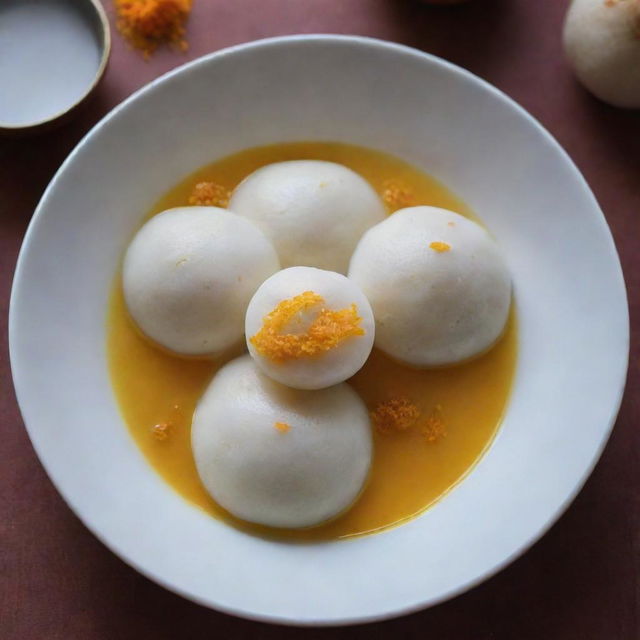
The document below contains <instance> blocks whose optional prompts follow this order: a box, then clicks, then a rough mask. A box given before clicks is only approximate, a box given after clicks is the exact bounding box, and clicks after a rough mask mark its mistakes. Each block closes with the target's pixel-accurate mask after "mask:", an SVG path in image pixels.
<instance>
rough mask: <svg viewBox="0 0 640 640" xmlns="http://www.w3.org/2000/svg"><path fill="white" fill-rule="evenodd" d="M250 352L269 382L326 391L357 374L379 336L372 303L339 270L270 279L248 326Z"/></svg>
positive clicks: (292, 271)
mask: <svg viewBox="0 0 640 640" xmlns="http://www.w3.org/2000/svg"><path fill="white" fill-rule="evenodd" d="M245 335H246V337H247V346H248V348H249V353H250V354H251V356H252V357H253V358H254V360H255V362H256V364H257V365H258V367H260V369H261V370H262V371H263V372H264V373H266V374H267V375H268V376H269V377H271V378H273V379H274V380H277V381H278V382H281V383H282V384H286V385H287V386H289V387H294V388H296V389H322V388H324V387H329V386H331V385H334V384H338V383H339V382H343V381H344V380H346V379H347V378H350V377H351V376H352V375H354V374H355V373H356V372H357V371H358V370H359V369H360V368H361V367H362V365H363V364H364V363H365V362H366V360H367V358H368V357H369V354H370V353H371V349H372V348H373V341H374V337H375V321H374V319H373V312H372V310H371V305H370V304H369V301H368V300H367V298H366V297H365V295H364V294H363V293H362V291H361V290H360V289H359V288H358V286H357V285H356V284H355V283H354V282H353V281H351V280H349V279H348V278H346V277H345V276H343V275H342V274H340V273H335V272H334V271H323V270H322V269H315V268H313V267H290V268H289V269H283V270H282V271H279V272H278V273H276V274H274V275H272V276H271V277H270V278H268V279H267V280H265V281H264V282H263V283H262V285H260V287H259V289H258V290H257V291H256V293H255V295H254V296H253V298H251V302H249V306H248V307H247V316H246V321H245Z"/></svg>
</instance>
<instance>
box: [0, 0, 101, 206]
mask: <svg viewBox="0 0 640 640" xmlns="http://www.w3.org/2000/svg"><path fill="white" fill-rule="evenodd" d="M76 4H77V5H79V6H80V5H84V6H85V7H87V9H88V10H90V11H91V12H92V14H93V15H94V17H95V19H96V36H99V41H98V44H99V46H100V50H101V51H100V61H99V63H98V68H97V69H96V72H95V74H94V76H93V79H92V80H91V82H90V84H88V85H87V88H86V90H85V91H84V93H83V94H82V95H81V96H80V97H79V98H78V99H77V100H75V101H74V102H73V103H72V104H70V105H68V106H67V107H65V108H64V109H61V110H60V111H57V112H55V113H53V114H51V115H49V116H47V117H45V118H41V119H40V120H34V121H33V122H27V123H23V124H11V123H10V122H3V121H2V120H0V134H5V135H12V134H20V133H31V132H34V131H37V130H39V129H43V128H45V127H47V125H50V124H53V123H54V122H56V121H58V120H60V119H62V118H64V117H65V116H66V115H68V114H70V113H71V112H72V111H73V112H75V110H76V109H77V108H78V107H79V106H80V105H81V104H83V103H84V102H85V100H87V99H88V98H89V96H91V95H92V94H93V92H94V91H95V89H96V88H97V86H98V84H100V81H101V80H102V77H103V76H104V72H105V71H106V69H107V63H108V62H109V56H110V55H111V28H110V27H109V18H107V14H106V12H105V10H104V7H103V6H102V4H101V3H100V1H99V0H76ZM107 115H108V114H107ZM83 140H84V138H83ZM56 175H57V172H56ZM54 178H55V175H54ZM52 180H53V178H52ZM36 210H37V209H36ZM34 215H35V214H34Z"/></svg>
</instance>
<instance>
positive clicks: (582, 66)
mask: <svg viewBox="0 0 640 640" xmlns="http://www.w3.org/2000/svg"><path fill="white" fill-rule="evenodd" d="M564 48H565V52H566V55H567V57H568V59H569V62H570V63H571V65H572V66H573V67H574V70H575V72H576V75H577V76H578V79H579V80H580V82H582V84H583V85H584V86H585V87H586V88H587V89H589V91H591V92H592V93H593V94H594V95H596V96H597V97H598V98H600V99H601V100H604V101H605V102H608V103H609V104H612V105H614V106H616V107H625V108H631V109H637V108H640V2H638V1H637V0H573V3H572V4H571V6H570V7H569V11H568V13H567V17H566V21H565V25H564Z"/></svg>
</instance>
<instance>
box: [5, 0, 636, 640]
mask: <svg viewBox="0 0 640 640" xmlns="http://www.w3.org/2000/svg"><path fill="white" fill-rule="evenodd" d="M105 4H106V5H107V6H108V8H109V9H110V10H111V1H110V0H107V1H106V2H105ZM194 4H195V7H194V10H193V14H192V18H191V20H190V23H189V40H190V45H191V46H190V49H189V52H188V53H187V54H178V53H173V52H169V51H161V52H158V53H157V54H156V55H155V56H154V57H153V59H152V60H151V61H150V62H145V61H144V60H143V59H142V57H141V56H140V55H139V54H138V53H137V52H134V51H131V50H129V49H128V48H127V47H126V46H125V45H124V43H123V42H122V40H121V39H120V37H119V36H118V35H117V34H116V33H115V32H114V38H113V39H114V46H113V52H112V57H111V62H110V66H109V69H108V72H107V74H106V77H105V80H104V82H103V83H102V85H101V87H100V89H99V91H98V93H97V95H96V96H95V97H94V98H93V100H92V102H91V103H90V104H88V105H87V106H86V108H85V109H84V111H83V112H82V113H81V114H79V115H78V116H77V117H76V118H75V119H74V120H73V121H72V122H70V123H69V124H67V125H66V126H64V127H62V128H60V129H58V130H56V131H53V132H49V133H47V134H44V135H40V136H39V137H33V138H29V139H20V140H17V139H13V140H4V141H0V638H2V639H4V640H13V639H18V638H19V639H21V640H22V639H31V638H37V639H49V638H60V639H65V640H76V639H78V640H92V639H98V638H99V639H103V638H107V639H120V638H132V639H133V638H135V639H139V638H172V639H173V638H181V639H182V638H209V637H212V636H213V635H214V634H216V635H217V637H222V638H298V637H309V638H327V637H332V638H370V637H372V636H373V637H386V636H388V637H394V638H395V637H400V638H419V637H420V638H422V637H429V638H437V639H438V640H448V639H455V640H466V639H470V640H471V639H473V640H485V639H486V640H489V639H491V640H502V639H508V640H511V639H518V640H528V639H532V640H534V639H535V640H539V639H541V638H545V639H556V638H558V639H560V638H561V639H563V640H573V639H576V640H577V639H580V640H637V639H638V638H640V464H639V463H640V460H639V452H640V430H639V429H640V425H639V424H638V423H639V419H640V342H639V340H638V338H639V336H640V111H639V112H624V111H619V110H616V109H613V108H610V107H607V106H606V105H604V104H601V103H599V102H597V101H596V100H595V99H593V98H592V97H591V96H589V95H588V94H587V93H586V92H584V91H583V90H582V89H581V87H579V86H578V85H577V83H576V82H575V81H574V78H573V76H572V75H571V73H570V71H569V69H568V68H567V65H566V63H565V62H564V60H563V56H562V48H561V41H560V34H561V26H562V19H563V14H564V12H565V10H566V6H567V4H568V3H567V2H563V1H560V0H548V1H546V2H539V1H534V0H475V1H474V2H471V3H470V4H468V5H462V6H459V7H454V8H440V9H434V8H430V7H426V6H422V5H419V4H415V3H413V2H411V1H410V0H239V1H230V0H195V3H194ZM111 19H112V25H113V15H112V16H111ZM292 33H346V34H359V35H366V36H373V37H378V38H384V39H387V40H392V41H395V42H400V43H404V44H407V45H411V46H414V47H417V48H419V49H422V50H424V51H428V52H430V53H434V54H436V55H439V56H442V57H443V58H446V59H447V60H451V61H452V62H454V63H456V64H459V65H461V66H462V67H465V68H467V69H469V70H471V71H472V72H474V73H476V74H478V75H479V76H481V77H482V78H485V79H486V80H488V81H489V82H491V83H493V84H494V85H496V86H497V87H499V88H500V89H502V90H503V91H505V92H506V93H507V94H508V95H510V96H512V97H513V98H514V99H515V100H516V101H518V102H519V103H520V104H522V105H523V106H524V107H525V108H526V109H527V110H528V111H529V112H531V113H532V114H533V115H534V116H535V117H536V118H538V119H539V120H540V121H541V122H542V124H543V125H544V126H545V127H547V128H548V129H549V130H550V131H551V133H552V134H553V135H554V136H555V137H556V138H557V139H558V140H559V142H560V144H561V145H562V146H563V147H564V148H565V149H566V150H567V151H568V152H569V154H570V155H571V157H572V158H573V159H574V161H575V162H576V163H577V165H578V167H579V168H580V170H581V171H582V172H583V173H584V175H585V177H586V179H587V181H588V182H589V184H590V185H591V188H592V189H593V190H594V192H595V195H596V197H597V198H598V200H599V202H600V204H601V206H602V208H603V210H604V212H605V215H606V217H607V220H608V222H609V225H610V226H611V229H612V231H613V235H614V238H615V241H616V244H617V247H618V251H619V253H620V258H621V260H622V265H623V269H624V273H625V278H626V283H627V289H628V293H629V303H630V312H631V323H632V345H631V358H630V369H629V376H628V383H627V390H626V394H625V396H624V400H623V403H622V408H621V410H620V415H619V417H618V420H617V424H616V427H615V429H614V431H613V435H612V437H611V440H610V441H609V444H608V446H607V448H606V450H605V452H604V455H603V456H602V459H601V461H600V463H599V464H598V466H597V467H596V469H595V471H594V473H593V475H592V476H591V478H590V479H589V480H588V482H587V483H586V485H585V487H584V489H583V491H582V492H581V493H580V495H579V496H578V498H577V499H576V500H575V502H574V504H573V505H572V506H571V507H570V508H569V510H568V511H567V513H566V514H565V515H564V516H563V517H562V518H561V519H560V521H559V522H558V523H557V524H556V525H555V526H554V527H553V528H552V529H551V530H550V531H549V533H548V534H547V535H546V536H545V537H544V538H543V539H542V540H541V541H540V542H538V543H537V544H536V545H535V546H534V547H533V548H532V549H531V550H530V551H528V552H527V553H526V554H525V555H524V556H523V557H521V558H520V559H518V560H517V561H516V562H514V563H513V564H512V565H511V566H509V567H508V568H507V569H505V570H504V571H502V572H501V573H500V574H498V575H497V576H495V577H494V578H492V579H491V580H489V581H488V582H486V583H484V584H483V585H481V586H479V587H477V588H475V589H473V590H472V591H470V592H468V593H466V594H464V595H462V596H459V597H458V598H456V599H454V600H452V601H449V602H447V603H444V604H442V605H440V606H437V607H435V608H433V609H429V610H426V611H423V612H420V613H416V614H413V615H410V616H407V617H404V618H399V619H396V620H391V621H387V622H381V623H376V624H371V625H363V626H357V627H344V628H333V629H308V630H301V629H296V628H285V627H276V626H271V625H266V624H260V623H255V622H248V621H244V620H239V619H236V618H233V617H230V616H227V615H224V614H221V613H217V612H215V611H211V610H208V609H206V608H203V607H200V606H198V605H195V604H193V603H191V602H188V601H187V600H183V599H182V598H180V597H179V596H176V595H174V594H172V593H169V592H168V591H165V590H164V589H162V588H161V587H159V586H157V585H155V584H154V583H152V582H150V581H149V580H147V579H146V578H143V577H142V576H140V575H139V574H138V573H136V572H135V571H134V570H133V569H131V568H130V567H128V566H127V565H126V564H124V563H123V562H122V561H121V560H119V559H118V558H117V557H116V556H115V555H113V554H112V553H111V552H109V551H108V550H107V549H106V548H105V547H104V546H103V545H102V544H101V543H100V542H98V540H97V539H95V538H94V537H93V536H92V535H91V533H89V531H88V530H87V529H85V528H84V526H83V525H82V524H81V523H80V521H79V520H78V519H77V518H76V517H75V516H74V515H73V514H72V513H71V511H70V510H69V509H68V507H67V506H66V505H65V503H64V502H63V500H62V499H61V498H60V496H59V495H58V494H57V492H56V491H55V489H54V488H53V486H52V485H51V483H50V482H49V480H48V478H47V476H46V475H45V473H44V471H43V469H42V467H41V466H40V464H39V462H38V460H37V458H36V456H35V454H34V452H33V449H32V448H31V445H30V443H29V439H28V437H27V434H26V432H25V430H24V428H23V423H22V419H21V417H20V413H19V410H18V407H17V404H16V401H15V396H14V392H13V386H12V382H11V372H10V368H9V357H8V344H7V327H6V323H7V312H8V307H9V294H10V288H11V281H12V277H13V270H14V265H15V261H16V258H17V256H18V251H19V248H20V243H21V241H22V237H23V235H24V232H25V230H26V227H27V225H28V224H29V219H30V217H31V215H32V213H33V210H34V208H35V206H36V204H37V202H38V200H39V198H40V196H41V195H42V192H43V190H44V188H45V187H46V185H47V183H48V182H49V180H50V179H51V177H52V175H53V174H54V172H55V171H56V169H57V168H58V166H59V165H60V163H61V162H62V161H63V159H64V158H65V156H66V155H67V154H68V153H69V151H70V150H71V149H72V148H73V147H74V145H75V144H76V143H77V142H78V140H79V139H80V138H81V137H82V136H83V135H84V134H85V132H86V131H87V130H88V129H89V128H90V127H91V126H92V125H93V124H94V123H95V122H96V121H97V120H98V119H99V118H101V117H102V116H103V115H104V114H105V113H107V111H109V110H110V109H111V108H112V107H113V106H115V105H116V104H117V103H119V102H120V101H121V100H122V99H124V98H125V97H126V96H128V95H129V94H130V93H132V92H133V91H134V90H136V89H137V88H138V87H140V86H142V85H144V84H146V83H147V82H149V81H150V80H152V79H153V78H155V77H157V76H158V75H160V74H161V73H163V72H165V71H167V70H169V69H171V68H173V67H175V66H178V65H180V64H182V63H183V62H186V61H187V60H190V59H192V58H195V57H198V56H200V55H203V54H205V53H208V52H210V51H214V50H217V49H220V48H223V47H226V46H229V45H234V44H237V43H241V42H246V41H249V40H254V39H258V38H263V37H268V36H274V35H281V34H292ZM0 93H1V88H0ZM570 241H571V239H570V238H567V242H570Z"/></svg>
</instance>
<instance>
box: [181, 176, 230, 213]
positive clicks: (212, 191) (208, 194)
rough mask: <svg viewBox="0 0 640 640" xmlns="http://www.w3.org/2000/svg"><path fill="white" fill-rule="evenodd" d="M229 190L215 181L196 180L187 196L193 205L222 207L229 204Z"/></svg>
mask: <svg viewBox="0 0 640 640" xmlns="http://www.w3.org/2000/svg"><path fill="white" fill-rule="evenodd" d="M230 197H231V192H230V191H229V189H226V188H225V187H223V186H222V185H221V184H218V183H217V182H198V184H196V186H195V187H194V188H193V191H192V192H191V195H190V196H189V204H190V205H193V206H206V207H222V208H225V207H226V206H227V205H228V204H229V198H230Z"/></svg>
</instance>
